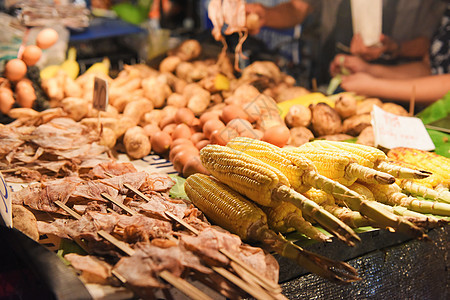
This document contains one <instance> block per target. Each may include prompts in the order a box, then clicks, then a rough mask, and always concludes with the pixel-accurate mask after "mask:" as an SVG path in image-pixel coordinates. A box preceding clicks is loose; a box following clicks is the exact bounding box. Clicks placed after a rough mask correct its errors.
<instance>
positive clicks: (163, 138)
mask: <svg viewBox="0 0 450 300" xmlns="http://www.w3.org/2000/svg"><path fill="white" fill-rule="evenodd" d="M150 143H151V144H152V149H153V151H155V152H156V153H158V154H161V153H164V152H166V151H167V150H169V148H170V145H171V144H172V138H171V137H170V135H169V134H168V133H167V132H164V131H158V132H156V133H154V134H153V135H152V136H151V138H150Z"/></svg>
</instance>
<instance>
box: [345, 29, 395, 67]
mask: <svg viewBox="0 0 450 300" xmlns="http://www.w3.org/2000/svg"><path fill="white" fill-rule="evenodd" d="M384 37H386V36H384V35H381V37H380V42H381V45H376V46H370V47H367V46H366V45H364V41H363V39H362V36H361V35H360V34H359V33H357V34H355V35H354V36H353V38H352V41H351V42H350V52H351V53H352V54H353V55H357V56H359V57H361V58H362V59H364V60H366V61H371V60H375V59H377V58H379V57H380V56H381V54H383V53H384V52H386V50H387V46H386V45H385V44H384V43H383V42H382V40H383V38H384ZM386 38H387V37H386Z"/></svg>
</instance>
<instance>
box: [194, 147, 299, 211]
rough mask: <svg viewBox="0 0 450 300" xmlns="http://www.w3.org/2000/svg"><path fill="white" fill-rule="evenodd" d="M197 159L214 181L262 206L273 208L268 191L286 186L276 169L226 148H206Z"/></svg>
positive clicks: (285, 179)
mask: <svg viewBox="0 0 450 300" xmlns="http://www.w3.org/2000/svg"><path fill="white" fill-rule="evenodd" d="M200 159H201V161H202V164H203V165H204V167H205V168H206V169H208V171H209V172H211V174H212V175H213V176H214V177H216V178H217V179H219V180H220V181H222V182H224V183H225V184H227V185H228V186H230V187H231V188H233V189H234V190H236V191H238V192H240V193H241V194H243V195H245V196H247V197H248V198H250V199H252V200H253V201H255V202H257V203H258V204H260V205H263V206H274V205H275V203H273V202H274V201H273V200H272V190H274V189H275V188H276V187H277V186H278V185H285V186H290V184H289V181H288V179H287V178H286V176H285V175H283V174H282V173H281V172H280V171H279V170H277V169H276V168H273V167H271V166H269V165H268V164H266V163H264V162H262V161H260V160H259V159H256V158H254V157H251V156H250V155H247V154H245V153H243V152H240V151H236V150H233V149H231V148H229V147H224V146H220V145H212V144H211V145H207V146H206V147H203V148H202V150H201V151H200Z"/></svg>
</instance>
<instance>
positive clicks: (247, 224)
mask: <svg viewBox="0 0 450 300" xmlns="http://www.w3.org/2000/svg"><path fill="white" fill-rule="evenodd" d="M184 188H185V191H186V194H187V195H188V197H189V199H190V200H191V201H192V203H194V205H195V206H197V207H198V208H199V209H200V210H201V211H202V212H204V213H205V215H206V216H207V217H208V218H209V219H210V220H211V221H212V222H213V223H215V224H217V225H219V226H222V227H223V228H225V229H227V230H229V231H231V232H233V233H235V234H237V235H239V236H240V237H241V238H242V239H243V240H248V239H251V237H252V234H253V233H252V232H251V229H252V226H255V227H256V226H257V225H263V224H265V223H267V217H266V215H265V214H264V212H263V211H262V210H261V209H260V208H259V207H257V206H256V205H255V204H254V203H252V202H250V201H249V200H247V199H245V198H244V197H243V196H242V195H240V194H239V193H238V192H236V191H234V190H232V189H231V188H229V187H228V186H226V185H225V184H223V183H221V182H219V181H218V180H217V179H215V178H213V177H211V176H207V175H204V174H199V173H197V174H194V175H191V176H189V177H188V178H187V179H186V182H185V184H184Z"/></svg>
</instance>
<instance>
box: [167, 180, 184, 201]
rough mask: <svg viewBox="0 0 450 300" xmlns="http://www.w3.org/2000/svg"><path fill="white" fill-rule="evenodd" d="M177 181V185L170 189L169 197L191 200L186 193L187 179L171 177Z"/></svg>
mask: <svg viewBox="0 0 450 300" xmlns="http://www.w3.org/2000/svg"><path fill="white" fill-rule="evenodd" d="M169 176H170V178H172V179H173V180H174V181H175V185H174V186H173V187H172V188H171V189H170V191H169V196H170V197H172V198H181V199H185V200H189V198H188V196H187V195H186V192H185V191H184V182H185V181H186V179H184V178H183V177H180V176H178V175H169Z"/></svg>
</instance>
